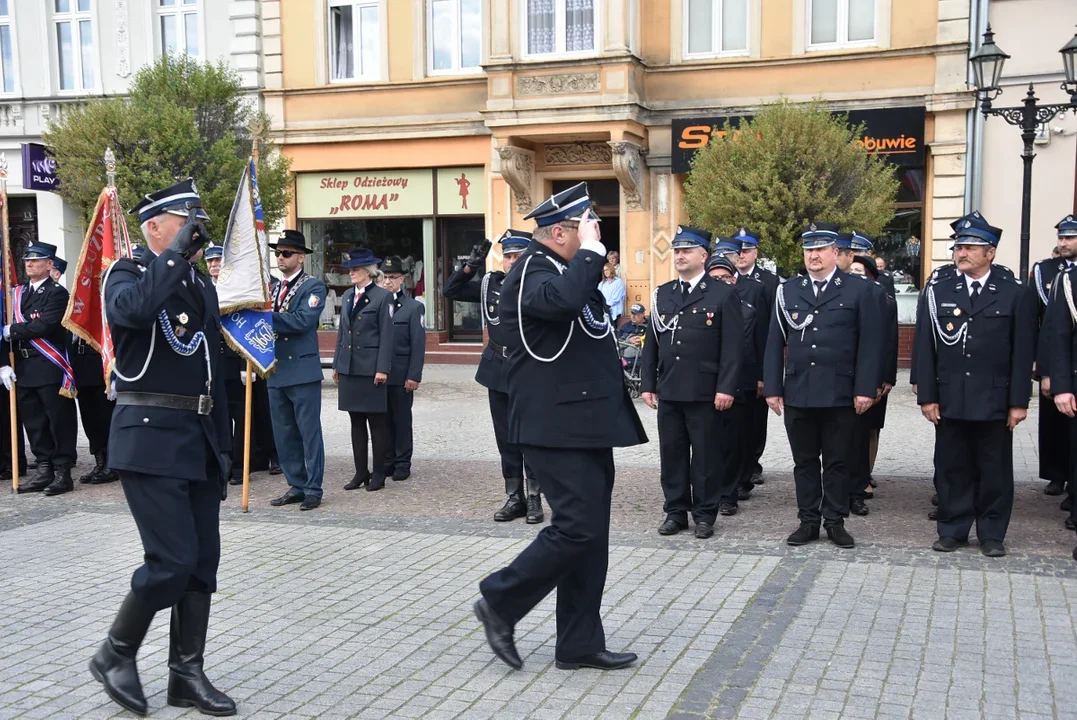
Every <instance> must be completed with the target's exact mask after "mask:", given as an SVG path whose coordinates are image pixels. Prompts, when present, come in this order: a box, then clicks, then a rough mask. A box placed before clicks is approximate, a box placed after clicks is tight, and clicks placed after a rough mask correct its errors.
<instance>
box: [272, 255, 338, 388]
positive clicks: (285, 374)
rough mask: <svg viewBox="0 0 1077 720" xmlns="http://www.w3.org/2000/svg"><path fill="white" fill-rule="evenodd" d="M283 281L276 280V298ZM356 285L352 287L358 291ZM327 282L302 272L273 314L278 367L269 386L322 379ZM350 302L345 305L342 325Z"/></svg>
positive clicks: (299, 383)
mask: <svg viewBox="0 0 1077 720" xmlns="http://www.w3.org/2000/svg"><path fill="white" fill-rule="evenodd" d="M280 283H281V281H280V280H276V281H274V283H273V297H276V296H277V294H278V293H279V292H280ZM354 291H355V288H352V292H353V293H354ZM325 296H326V289H325V283H324V282H322V281H321V280H319V279H318V278H316V277H313V276H311V275H308V274H307V273H306V272H302V273H300V274H299V275H298V276H297V277H296V278H295V279H294V280H293V281H292V286H291V287H290V288H289V289H288V295H287V296H286V297H285V299H284V303H283V304H282V305H281V307H280V309H279V310H278V311H277V312H274V313H273V333H274V334H275V335H276V338H277V339H276V350H277V353H276V358H277V366H276V369H275V370H274V371H273V374H272V375H270V376H269V378H268V379H267V381H266V382H267V383H268V386H269V387H271V388H276V387H289V386H292V385H302V384H305V383H312V382H321V381H322V359H321V354H320V353H319V351H318V322H319V321H320V320H321V316H322V311H323V310H324V309H325ZM346 307H348V306H347V305H341V313H342V315H341V318H340V322H341V325H343V324H344V314H345V313H346V311H345V308H346Z"/></svg>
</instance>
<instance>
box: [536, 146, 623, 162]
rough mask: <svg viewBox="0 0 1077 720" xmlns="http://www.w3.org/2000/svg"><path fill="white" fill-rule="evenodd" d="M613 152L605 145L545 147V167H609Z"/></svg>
mask: <svg viewBox="0 0 1077 720" xmlns="http://www.w3.org/2000/svg"><path fill="white" fill-rule="evenodd" d="M611 162H613V150H612V148H610V146H609V145H608V144H606V143H601V142H597V143H569V144H566V145H547V146H546V165H609V164H610V163H611Z"/></svg>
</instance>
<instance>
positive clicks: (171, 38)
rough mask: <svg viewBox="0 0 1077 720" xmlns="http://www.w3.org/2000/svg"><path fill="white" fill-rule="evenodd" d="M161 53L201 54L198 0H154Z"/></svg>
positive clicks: (194, 55)
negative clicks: (155, 2)
mask: <svg viewBox="0 0 1077 720" xmlns="http://www.w3.org/2000/svg"><path fill="white" fill-rule="evenodd" d="M156 1H157V18H158V22H157V28H158V32H159V33H160V47H161V54H162V55H166V54H170V55H190V56H191V57H200V56H201V55H202V43H201V34H200V32H199V21H198V3H199V0H156Z"/></svg>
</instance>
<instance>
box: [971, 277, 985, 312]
mask: <svg viewBox="0 0 1077 720" xmlns="http://www.w3.org/2000/svg"><path fill="white" fill-rule="evenodd" d="M970 287H972V307H973V308H975V307H976V306H977V305H978V304H979V302H980V288H982V287H983V285H981V284H980V281H979V280H973V281H972V285H971V286H970Z"/></svg>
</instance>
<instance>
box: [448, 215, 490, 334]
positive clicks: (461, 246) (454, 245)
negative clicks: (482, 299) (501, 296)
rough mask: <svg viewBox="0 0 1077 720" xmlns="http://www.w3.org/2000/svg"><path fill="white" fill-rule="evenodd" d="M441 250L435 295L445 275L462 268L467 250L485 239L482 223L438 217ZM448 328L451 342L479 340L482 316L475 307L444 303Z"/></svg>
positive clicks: (463, 303) (480, 219)
mask: <svg viewBox="0 0 1077 720" xmlns="http://www.w3.org/2000/svg"><path fill="white" fill-rule="evenodd" d="M438 224H439V234H440V237H441V250H440V252H439V253H438V273H437V278H438V288H437V290H438V292H437V297H442V290H443V289H444V287H445V282H447V281H448V279H449V276H450V275H452V274H453V273H454V272H456V271H457V270H459V269H460V268H462V267H463V266H464V263H465V262H466V261H467V258H468V256H469V255H470V254H471V248H473V247H474V246H475V245H477V244H479V243H481V242H482V241H483V240H484V239H485V238H486V223H485V221H484V220H483V219H482V218H481V217H480V218H465V217H454V218H441V219H440V220H439V222H438ZM446 302H447V306H448V315H449V317H448V320H449V322H448V328H449V340H451V341H465V342H467V341H470V342H481V341H482V316H481V314H480V309H479V304H478V303H473V302H454V301H452V300H448V301H446Z"/></svg>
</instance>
